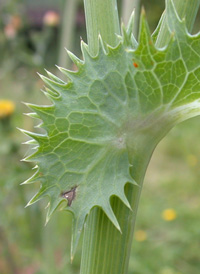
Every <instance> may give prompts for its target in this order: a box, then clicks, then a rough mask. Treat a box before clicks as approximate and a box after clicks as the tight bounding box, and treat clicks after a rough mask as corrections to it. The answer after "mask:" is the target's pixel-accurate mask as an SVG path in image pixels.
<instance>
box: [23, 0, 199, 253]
mask: <svg viewBox="0 0 200 274" xmlns="http://www.w3.org/2000/svg"><path fill="white" fill-rule="evenodd" d="M167 3H168V5H167V11H166V16H167V25H168V28H169V31H170V33H171V38H170V40H169V43H168V45H167V46H166V47H165V48H163V49H158V48H156V47H155V41H156V38H157V34H158V31H159V26H160V25H159V26H158V29H157V30H156V32H155V33H154V34H153V36H152V37H151V35H150V32H149V29H148V25H147V23H146V19H145V16H144V14H143V15H142V19H141V29H140V36H139V42H138V45H137V42H136V41H135V39H134V37H133V35H132V34H131V28H132V21H130V22H129V25H128V28H127V29H126V30H125V29H124V28H122V33H123V35H122V36H119V43H118V45H117V47H115V48H112V47H110V46H108V45H104V43H103V42H102V41H101V38H99V53H98V55H97V56H95V57H92V56H91V55H90V54H89V52H88V49H87V45H85V44H84V43H83V42H82V53H83V57H84V61H81V60H79V59H78V58H77V57H75V56H74V55H73V54H72V53H69V56H70V57H71V59H72V60H73V61H74V62H75V64H76V65H77V67H78V71H77V72H73V71H69V70H66V69H63V68H60V70H61V71H62V72H63V73H64V74H65V75H67V77H68V78H69V82H68V83H65V82H63V81H62V80H60V79H59V78H57V77H56V76H54V75H52V74H51V73H49V72H48V75H49V78H46V77H44V76H42V79H43V80H44V82H45V84H46V85H47V86H48V88H46V90H45V91H44V92H45V94H46V95H47V97H48V98H50V100H51V101H52V102H53V104H52V105H51V106H36V105H30V104H29V105H28V106H29V107H30V108H31V109H32V110H34V112H35V113H34V114H32V116H34V117H38V118H40V119H41V120H42V121H43V123H42V125H41V127H42V128H43V129H45V131H46V133H44V134H41V133H40V134H39V133H31V132H27V131H24V132H25V134H27V135H28V136H30V137H32V138H33V139H34V140H35V141H36V143H37V146H36V147H34V149H35V148H36V149H37V151H36V152H35V151H34V153H33V154H32V155H31V156H29V157H27V158H26V159H25V160H27V161H33V162H35V163H36V168H37V172H36V173H35V175H34V176H33V177H32V178H30V179H29V180H28V181H26V183H31V182H35V181H40V182H41V188H40V190H39V192H38V193H37V194H36V195H35V196H34V197H33V199H32V200H31V201H30V202H29V205H30V204H33V203H34V202H36V201H38V200H39V199H41V198H43V197H45V196H49V200H50V203H49V210H48V214H47V221H48V220H49V218H50V216H51V215H52V213H53V212H54V211H55V209H56V208H57V207H58V206H59V205H60V204H61V203H62V202H63V201H66V200H67V201H68V205H67V206H65V207H63V208H64V209H66V210H68V211H70V212H72V213H73V215H74V228H73V240H72V254H73V253H74V251H75V249H76V246H77V244H78V240H79V237H80V233H81V231H82V228H83V224H84V221H85V218H86V216H87V215H88V214H89V213H90V210H91V209H92V208H93V207H95V206H99V207H101V208H102V209H103V210H104V212H105V213H106V215H107V216H108V218H109V219H110V220H111V221H112V222H113V224H114V225H115V226H116V227H117V228H118V229H120V227H119V225H118V222H117V220H116V217H115V215H114V213H113V211H112V208H111V206H110V198H111V197H112V196H118V197H119V198H120V199H121V200H122V201H123V202H124V203H125V204H126V205H127V206H128V207H130V206H129V203H128V200H127V199H126V196H125V195H124V186H125V184H126V183H127V182H129V183H133V184H136V182H135V181H134V174H131V165H132V158H134V157H135V155H137V153H138V152H139V151H141V147H143V148H144V147H145V149H146V150H148V151H149V153H151V152H152V150H153V149H154V148H155V146H156V145H157V143H158V142H159V141H160V140H161V139H162V137H163V136H164V135H165V134H166V133H167V132H168V131H169V130H170V129H171V128H172V127H173V126H174V125H175V124H176V123H178V122H181V121H183V120H185V119H188V118H190V117H193V116H196V115H198V114H199V106H200V82H199V80H200V68H199V63H200V55H199V47H200V36H199V35H196V36H191V35H190V34H188V32H187V29H186V27H185V22H184V21H180V19H179V18H178V15H177V13H176V11H175V8H174V6H173V3H172V1H168V2H167ZM161 20H162V18H161ZM35 141H34V142H33V143H34V144H35ZM31 142H32V141H31Z"/></svg>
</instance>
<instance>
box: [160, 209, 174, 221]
mask: <svg viewBox="0 0 200 274" xmlns="http://www.w3.org/2000/svg"><path fill="white" fill-rule="evenodd" d="M176 217H177V214H176V211H175V210H174V209H172V208H168V209H165V210H164V211H163V212H162V218H163V219H164V220H165V221H168V222H170V221H173V220H174V219H176Z"/></svg>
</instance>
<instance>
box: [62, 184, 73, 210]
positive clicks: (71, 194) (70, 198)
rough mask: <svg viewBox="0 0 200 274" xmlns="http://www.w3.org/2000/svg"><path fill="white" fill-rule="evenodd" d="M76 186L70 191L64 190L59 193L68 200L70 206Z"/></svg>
mask: <svg viewBox="0 0 200 274" xmlns="http://www.w3.org/2000/svg"><path fill="white" fill-rule="evenodd" d="M76 188H77V187H73V188H72V189H71V190H70V191H66V192H64V193H62V194H61V196H62V197H63V198H65V199H66V200H67V201H68V206H71V204H72V202H73V200H74V199H75V197H76Z"/></svg>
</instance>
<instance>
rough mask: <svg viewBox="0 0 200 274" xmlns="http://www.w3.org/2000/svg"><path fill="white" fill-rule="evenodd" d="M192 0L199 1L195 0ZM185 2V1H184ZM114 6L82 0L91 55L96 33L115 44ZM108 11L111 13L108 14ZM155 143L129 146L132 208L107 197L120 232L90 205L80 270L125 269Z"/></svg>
mask: <svg viewBox="0 0 200 274" xmlns="http://www.w3.org/2000/svg"><path fill="white" fill-rule="evenodd" d="M181 1H182V4H183V0H177V3H178V2H179V3H180V2H181ZM193 1H196V3H197V2H199V0H193ZM175 2H176V1H175ZM185 2H187V3H188V1H185ZM189 2H192V1H189ZM104 3H105V4H104ZM101 5H102V6H101ZM192 5H193V4H192ZM100 6H101V7H100ZM115 7H116V2H115V1H114V0H112V1H111V0H104V1H102V0H85V9H86V22H87V34H88V43H89V50H90V53H91V54H93V55H95V54H96V53H97V52H98V33H101V35H102V37H103V40H104V41H106V42H107V43H109V44H110V45H115V44H116V38H115V33H119V26H118V24H117V23H116V26H114V25H115V22H116V18H117V15H116V14H115V13H116V9H115ZM176 7H177V11H178V13H181V14H182V17H183V16H184V15H185V14H186V17H187V14H188V13H191V12H193V14H192V15H191V14H190V15H189V18H193V17H194V16H195V15H196V9H197V6H196V9H194V8H193V9H190V8H188V9H184V11H183V9H182V8H183V7H182V6H181V5H178V4H176ZM104 9H105V10H104ZM100 11H101V12H100ZM108 11H109V12H108ZM109 13H113V14H114V15H112V16H111V17H109V16H108V15H109ZM110 18H111V19H110ZM188 20H189V19H188ZM193 21H194V20H193ZM108 22H109V23H108ZM188 24H189V23H188ZM111 25H113V26H111ZM163 29H164V26H163ZM93 32H94V33H93ZM158 43H159V45H160V44H165V43H166V37H165V36H163V35H162V33H160V37H159V40H158ZM133 137H134V136H133ZM156 143H158V140H157V142H154V144H146V143H145V141H144V142H143V144H142V145H140V148H139V149H138V150H137V151H134V150H132V149H131V148H129V152H130V162H131V164H132V165H133V166H132V169H131V173H132V176H133V178H134V179H135V181H136V182H137V183H138V185H139V186H132V185H130V184H127V185H126V188H125V192H126V195H127V198H128V200H129V202H130V205H131V207H132V211H131V210H129V209H127V207H125V206H124V205H123V204H122V202H121V201H120V200H119V199H118V198H116V197H113V198H112V201H111V204H112V208H113V211H114V213H115V215H116V217H117V219H118V221H119V224H120V227H121V230H122V234H120V232H119V231H118V230H117V229H116V228H115V227H114V226H113V224H112V223H111V222H110V221H109V220H108V218H107V216H106V215H105V214H104V213H103V212H102V210H101V209H99V208H94V209H93V210H92V211H91V213H90V215H89V216H88V218H87V221H86V224H85V228H84V238H83V250H82V260H81V272H80V273H81V274H125V273H127V271H128V263H129V257H130V250H131V245H132V238H133V230H134V225H135V221H136V214H137V208H138V204H139V199H140V194H141V190H142V184H143V179H144V176H145V172H146V168H147V166H148V163H149V160H150V158H151V154H152V152H153V150H154V148H155V145H156Z"/></svg>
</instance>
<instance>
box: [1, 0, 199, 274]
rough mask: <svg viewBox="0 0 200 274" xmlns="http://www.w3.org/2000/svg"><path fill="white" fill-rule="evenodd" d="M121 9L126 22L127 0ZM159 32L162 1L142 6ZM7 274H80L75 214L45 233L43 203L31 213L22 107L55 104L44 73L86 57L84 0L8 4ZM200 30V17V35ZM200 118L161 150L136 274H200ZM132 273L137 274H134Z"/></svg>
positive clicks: (4, 112) (4, 122) (143, 210)
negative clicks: (46, 91) (83, 51)
mask: <svg viewBox="0 0 200 274" xmlns="http://www.w3.org/2000/svg"><path fill="white" fill-rule="evenodd" d="M118 2H119V12H120V17H121V16H122V15H121V14H122V13H123V11H122V10H123V8H124V7H123V6H124V3H125V1H124V2H123V1H122V0H121V1H118ZM142 4H143V5H144V7H145V9H146V13H147V18H148V21H149V24H150V29H151V31H153V30H154V28H155V26H156V24H157V22H158V20H159V17H160V15H161V13H162V11H163V9H164V0H162V1H161V0H151V1H148V0H143V1H142ZM0 18H1V19H0V64H1V65H0V274H36V273H37V274H47V273H48V274H51V273H52V274H63V273H67V274H76V273H79V264H80V255H81V245H80V247H79V249H78V252H77V255H76V257H75V260H74V262H73V264H71V263H70V259H69V258H70V238H71V216H70V215H69V214H66V213H65V212H57V213H56V214H54V216H53V218H52V219H51V221H50V222H49V224H48V225H47V226H46V227H45V226H44V223H45V214H46V212H45V209H44V208H45V206H46V203H47V201H41V202H38V203H36V204H34V205H33V206H31V207H28V208H24V207H25V205H26V204H27V202H28V201H29V199H30V198H31V197H32V196H33V195H34V193H35V192H36V190H37V189H38V188H39V185H31V186H27V185H26V186H20V183H22V182H23V181H25V180H26V179H27V178H28V177H30V176H31V175H32V174H33V171H32V167H33V166H32V164H30V163H25V162H21V161H20V159H22V158H24V156H26V155H27V154H28V152H27V146H25V145H21V143H22V142H24V141H26V137H25V136H23V135H22V134H21V133H20V132H19V131H18V130H17V129H16V127H19V128H24V129H26V130H30V131H32V130H34V129H33V127H34V126H35V124H34V121H33V120H32V119H31V118H29V117H28V116H26V115H22V114H23V113H26V112H28V109H27V108H26V106H25V105H23V104H22V102H31V103H35V104H41V103H49V102H48V101H47V99H46V98H45V97H44V96H43V94H42V92H41V91H40V89H41V88H42V87H43V82H42V81H41V80H40V78H39V76H38V75H37V74H36V72H39V73H41V74H44V73H45V71H44V68H46V69H48V70H50V71H51V72H53V73H56V74H58V71H57V70H56V68H55V64H58V65H61V66H64V67H68V68H72V69H73V66H72V64H71V63H70V60H69V59H68V57H67V55H66V53H65V50H64V47H67V48H68V49H70V50H71V51H72V52H73V53H75V54H76V55H78V56H79V57H81V54H80V37H82V39H83V40H85V41H86V33H85V18H84V11H83V1H82V0H65V1H63V0H57V1H54V0H34V1H31V0H12V1H11V0H0ZM199 28H200V16H199V15H198V16H197V20H196V23H195V27H194V32H196V31H198V30H199ZM199 136H200V118H194V119H192V120H189V121H187V122H185V123H183V124H180V125H179V126H177V127H176V128H175V129H173V130H172V131H171V132H170V134H169V135H168V136H167V137H166V138H165V139H164V140H163V141H162V142H161V143H160V144H159V146H158V147H157V149H156V151H155V153H154V156H153V159H152V161H151V164H150V166H149V168H148V172H147V175H146V178H145V183H144V190H143V194H142V198H141V202H140V208H139V213H138V220H137V225H136V232H135V236H134V241H133V249H132V253H131V260H130V268H129V274H132V273H134V274H199V273H200V255H199V254H200V210H199V209H200V199H199V197H200V188H199V180H200V168H199V166H200V142H199ZM133 270H134V271H133Z"/></svg>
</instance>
